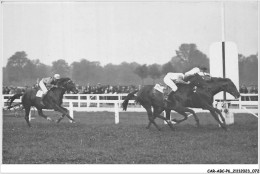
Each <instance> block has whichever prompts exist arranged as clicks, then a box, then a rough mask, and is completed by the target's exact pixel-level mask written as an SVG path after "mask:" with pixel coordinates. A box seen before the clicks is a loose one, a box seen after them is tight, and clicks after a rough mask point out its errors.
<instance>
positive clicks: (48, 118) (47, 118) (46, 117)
mask: <svg viewBox="0 0 260 174" xmlns="http://www.w3.org/2000/svg"><path fill="white" fill-rule="evenodd" d="M37 110H38V114H39V115H40V116H41V117H43V118H45V119H46V120H49V121H53V120H52V119H51V118H50V117H48V116H46V115H44V114H43V112H42V109H39V108H37Z"/></svg>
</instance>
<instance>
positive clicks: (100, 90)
mask: <svg viewBox="0 0 260 174" xmlns="http://www.w3.org/2000/svg"><path fill="white" fill-rule="evenodd" d="M34 87H35V86H34ZM76 87H77V89H78V91H79V94H122V93H130V92H132V91H134V90H137V89H140V85H139V86H134V85H130V86H123V85H116V86H112V85H101V84H100V83H98V84H97V85H90V84H87V85H86V86H80V85H76ZM27 88H31V87H29V86H25V87H15V86H3V91H2V92H3V94H17V93H23V92H24V91H25V90H26V89H27ZM239 92H240V93H244V94H248V93H250V94H258V88H257V86H256V85H251V86H249V87H246V86H245V85H241V87H240V89H239ZM241 100H242V101H250V100H251V101H257V100H258V97H257V96H241Z"/></svg>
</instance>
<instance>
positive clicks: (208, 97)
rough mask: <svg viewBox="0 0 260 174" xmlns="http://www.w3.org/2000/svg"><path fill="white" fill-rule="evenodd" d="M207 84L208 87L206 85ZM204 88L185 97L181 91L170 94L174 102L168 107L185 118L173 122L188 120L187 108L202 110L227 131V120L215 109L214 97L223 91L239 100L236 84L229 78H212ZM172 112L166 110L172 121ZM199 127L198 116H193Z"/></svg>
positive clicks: (168, 117) (167, 116)
mask: <svg viewBox="0 0 260 174" xmlns="http://www.w3.org/2000/svg"><path fill="white" fill-rule="evenodd" d="M205 84H206V85H205ZM205 84H204V85H205V86H204V87H203V88H197V89H196V92H194V93H190V95H187V96H186V97H184V95H183V92H182V91H181V90H180V91H179V92H178V93H177V92H176V93H170V95H169V97H168V100H170V101H172V102H171V103H168V105H170V106H168V107H170V108H173V110H175V111H176V112H178V113H180V114H181V115H183V116H184V118H183V119H181V120H177V119H173V120H172V121H174V122H176V123H180V122H182V121H184V120H186V119H187V118H188V116H187V114H186V113H185V112H190V110H189V109H188V108H186V107H191V108H202V109H205V110H209V111H210V113H211V115H212V116H213V117H214V118H215V120H216V121H217V122H218V123H219V124H220V125H221V127H222V128H223V129H224V130H226V123H225V119H224V117H223V115H222V113H221V112H220V110H219V109H217V108H214V107H213V102H214V98H213V96H214V95H215V94H217V93H219V92H221V91H224V92H228V93H230V94H231V95H232V96H234V97H235V98H239V97H240V94H239V92H238V90H237V88H236V86H235V85H234V83H233V82H232V81H231V80H230V79H229V78H216V77H211V79H210V80H207V81H206V83H205ZM170 112H171V110H169V109H166V118H167V120H169V119H170ZM193 115H194V118H195V121H196V123H197V126H199V119H198V117H197V116H196V114H193ZM218 115H219V116H220V117H221V120H222V122H221V121H220V120H219V117H218Z"/></svg>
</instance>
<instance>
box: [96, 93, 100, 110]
mask: <svg viewBox="0 0 260 174" xmlns="http://www.w3.org/2000/svg"><path fill="white" fill-rule="evenodd" d="M96 97H97V98H96V99H97V107H98V108H99V107H100V103H99V95H97V96H96Z"/></svg>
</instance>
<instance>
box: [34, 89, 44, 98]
mask: <svg viewBox="0 0 260 174" xmlns="http://www.w3.org/2000/svg"><path fill="white" fill-rule="evenodd" d="M42 95H43V91H42V90H40V89H39V90H38V91H37V93H36V97H42Z"/></svg>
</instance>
